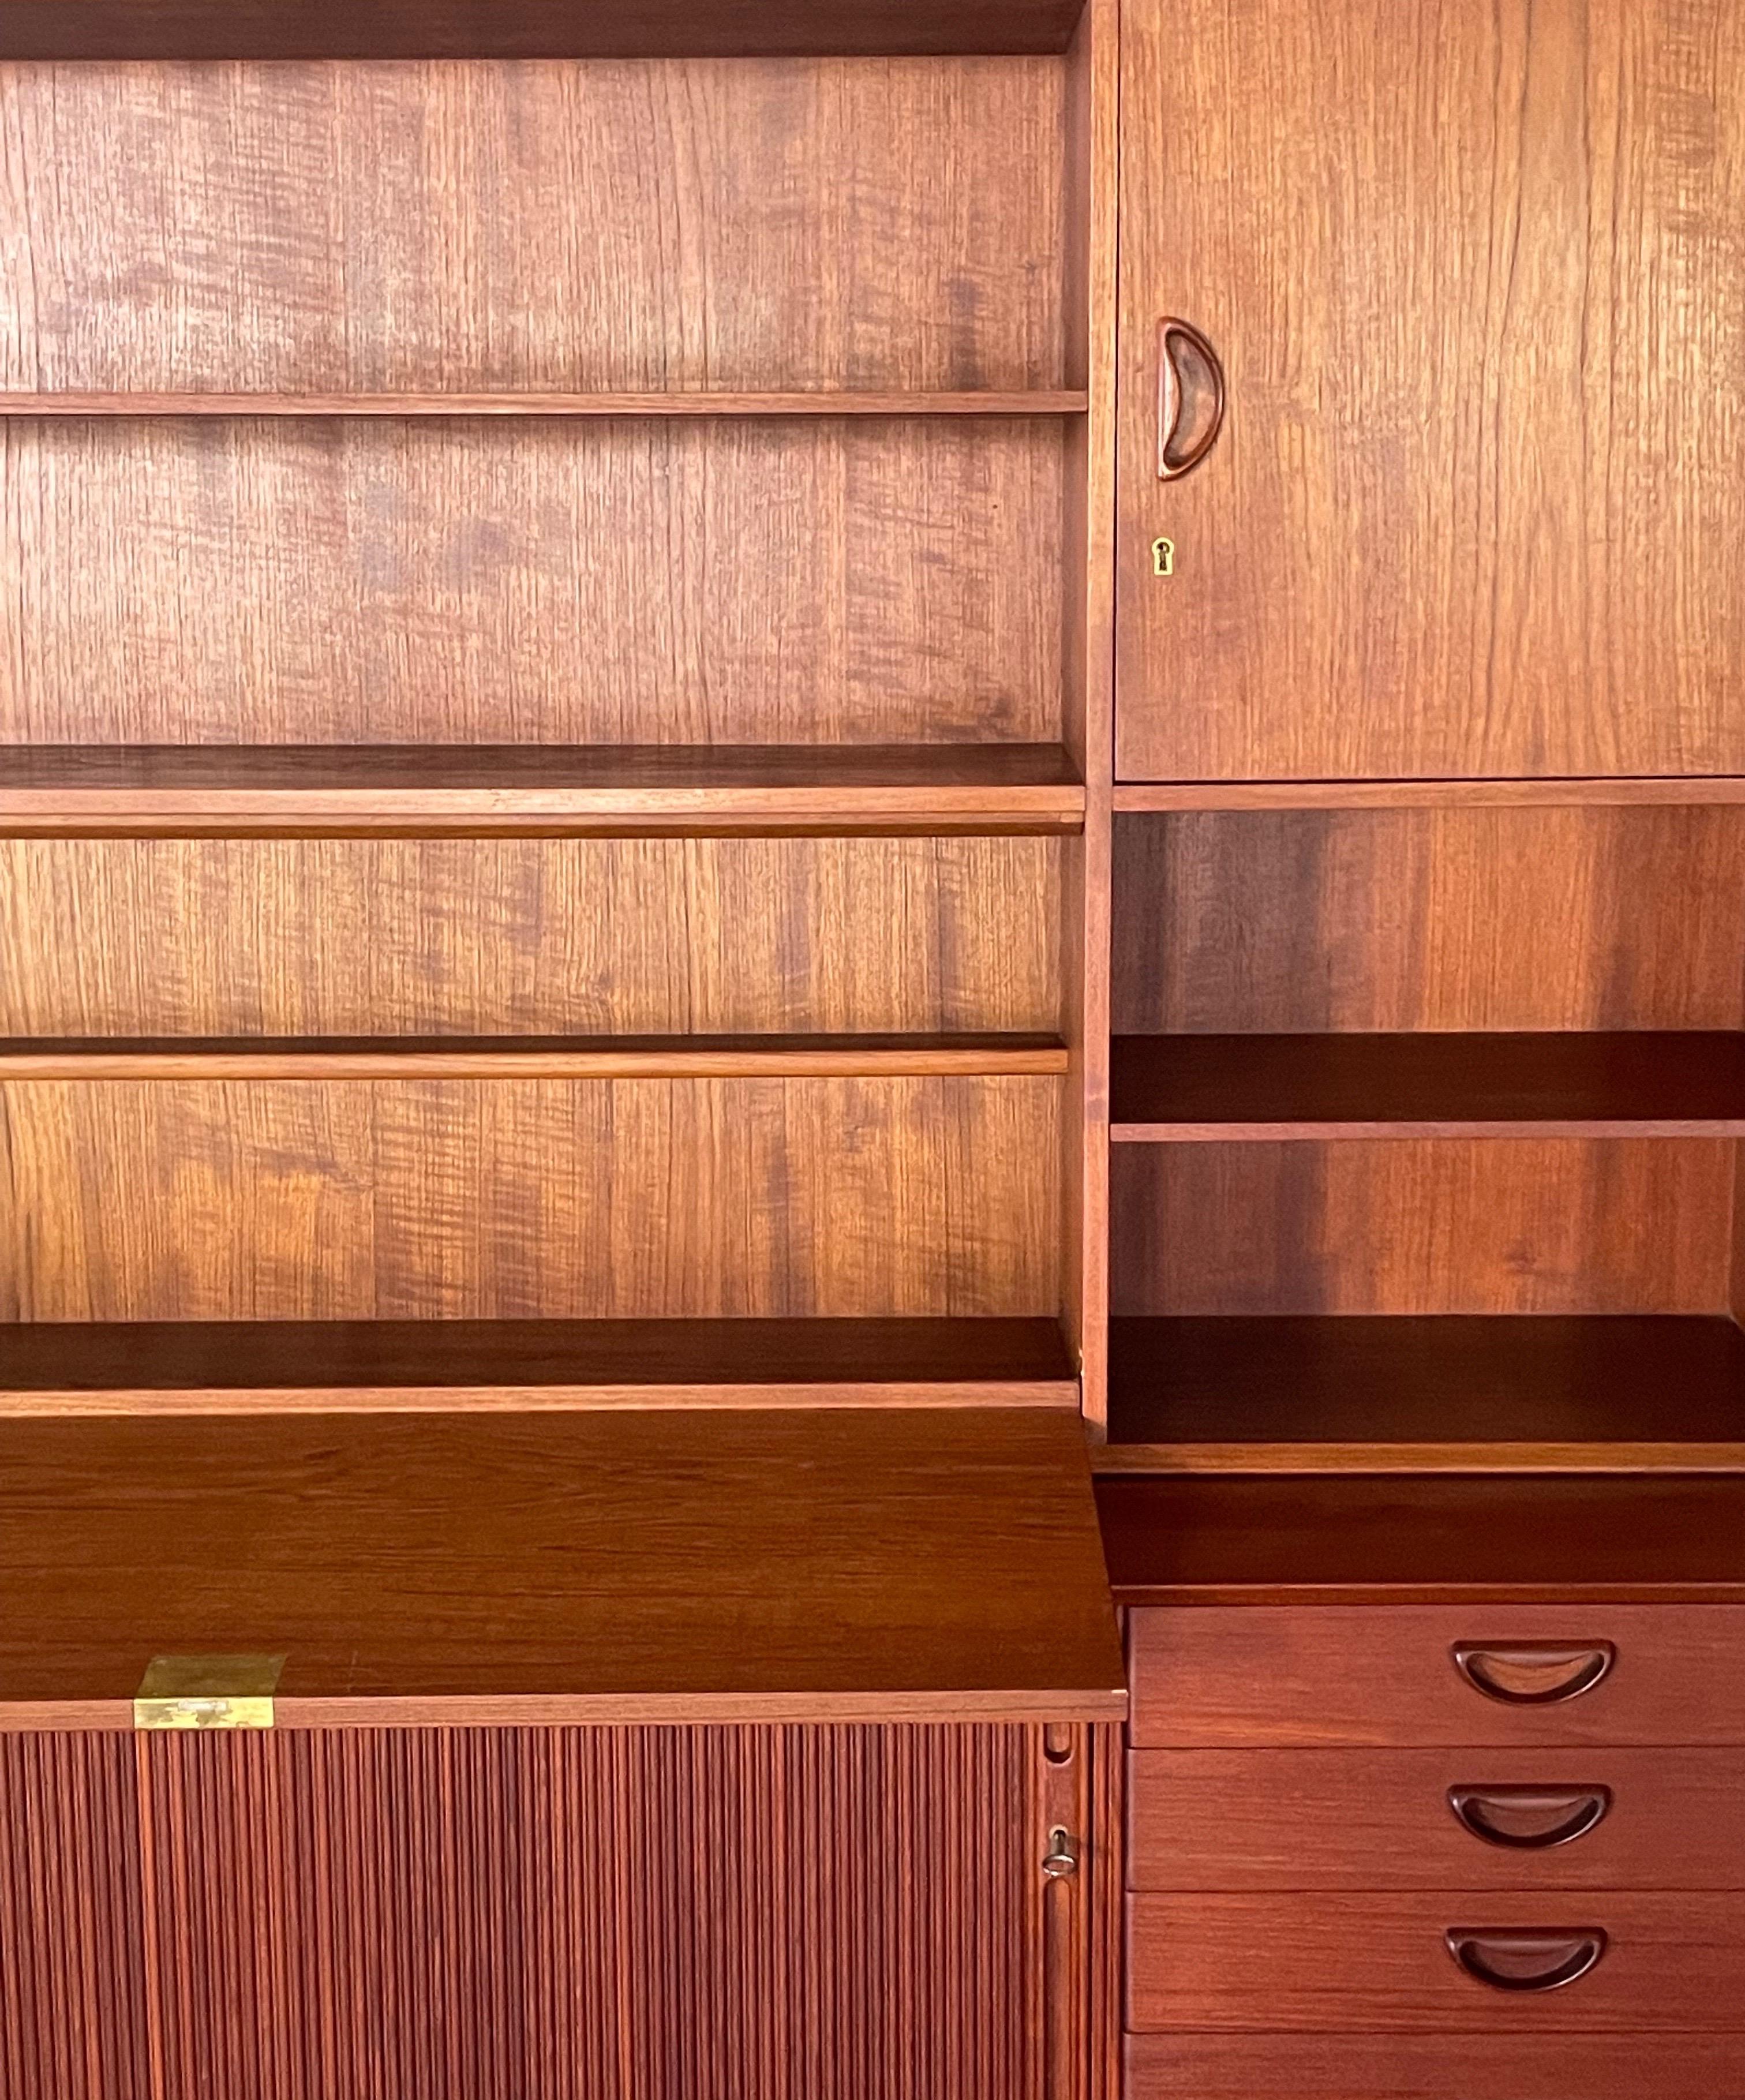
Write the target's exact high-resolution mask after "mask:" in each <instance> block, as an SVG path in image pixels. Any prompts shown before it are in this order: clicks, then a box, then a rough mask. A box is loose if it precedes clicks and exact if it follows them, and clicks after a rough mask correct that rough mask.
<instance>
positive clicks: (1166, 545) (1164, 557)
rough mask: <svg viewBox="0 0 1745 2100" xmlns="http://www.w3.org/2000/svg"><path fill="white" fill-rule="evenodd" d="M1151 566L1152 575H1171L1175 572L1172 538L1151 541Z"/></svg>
mask: <svg viewBox="0 0 1745 2100" xmlns="http://www.w3.org/2000/svg"><path fill="white" fill-rule="evenodd" d="M1151 568H1152V575H1153V576H1174V574H1175V542H1174V540H1152V543H1151Z"/></svg>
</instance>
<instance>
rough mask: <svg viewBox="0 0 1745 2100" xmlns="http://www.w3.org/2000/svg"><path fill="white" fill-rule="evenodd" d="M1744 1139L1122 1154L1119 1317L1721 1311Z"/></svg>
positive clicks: (1181, 1148) (1399, 1143)
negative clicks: (1739, 1145) (1738, 1143)
mask: <svg viewBox="0 0 1745 2100" xmlns="http://www.w3.org/2000/svg"><path fill="white" fill-rule="evenodd" d="M1735 1149H1736V1148H1735V1147H1734V1145H1730V1144H1727V1143H1724V1142H1721V1141H1718V1140H1708V1139H1659V1138H1656V1139H1641V1140H1637V1139H1624V1140H1584V1139H1562V1138H1559V1139H1548V1140H1524V1139H1517V1138H1511V1139H1505V1140H1490V1139H1470V1138H1465V1139H1453V1140H1448V1139H1443V1140H1384V1141H1379V1142H1365V1141H1353V1142H1342V1143H1337V1144H1314V1143H1291V1144H1277V1145H1267V1144H1260V1145H1117V1146H1116V1147H1115V1148H1114V1159H1113V1195H1112V1209H1113V1216H1112V1221H1111V1236H1110V1237H1111V1252H1112V1257H1113V1268H1114V1282H1113V1303H1114V1310H1115V1311H1116V1312H1117V1313H1183V1314H1201V1313H1207V1314H1210V1313H1267V1312H1296V1313H1315V1312H1352V1313H1364V1312H1381V1313H1386V1312H1418V1313H1433V1312H1475V1313H1479V1312H1508V1313H1517V1312H1518V1313H1533V1312H1553V1313H1555V1312H1570V1313H1574V1312H1724V1311H1725V1309H1726V1306H1727V1299H1728V1284H1729V1274H1728V1272H1729V1268H1730V1263H1731V1250H1730V1220H1731V1215H1732V1203H1733V1183H1734V1152H1735Z"/></svg>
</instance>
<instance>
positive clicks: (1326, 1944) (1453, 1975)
mask: <svg viewBox="0 0 1745 2100" xmlns="http://www.w3.org/2000/svg"><path fill="white" fill-rule="evenodd" d="M1127 1915H1128V1930H1127V1942H1128V1943H1127V2013H1128V2018H1127V2025H1128V2027H1130V2029H1131V2030H1132V2031H1133V2032H1135V2033H1140V2034H1143V2033H1157V2032H1184V2033H1192V2032H1204V2031H1210V2030H1214V2029H1218V2028H1232V2029H1244V2028H1246V2029H1249V2030H1253V2031H1255V2032H1268V2031H1276V2032H1290V2031H1292V2030H1293V2029H1304V2030H1309V2031H1318V2032H1322V2033H1338V2032H1345V2031H1348V2030H1350V2031H1358V2032H1362V2031H1365V2030H1368V2031H1373V2032H1386V2031H1388V2030H1390V2029H1392V2030H1400V2029H1403V2030H1406V2031H1408V2032H1433V2031H1435V2030H1438V2029H1441V2030H1444V2031H1448V2032H1461V2031H1463V2030H1464V2031H1469V2032H1483V2033H1492V2034H1500V2035H1530V2034H1594V2033H1602V2032H1606V2031H1608V2030H1615V2031H1617V2032H1623V2033H1631V2032H1638V2033H1650V2032H1668V2033H1716V2032H1723V2033H1725V2032H1732V2031H1734V2030H1738V2029H1742V2028H1745V1992H1742V1991H1741V1989H1740V1988H1739V1986H1740V1979H1741V1976H1742V1974H1745V1904H1741V1903H1740V1901H1739V1899H1738V1898H1737V1897H1736V1896H1733V1895H1718V1894H1714V1893H1708V1894H1705V1895H1643V1894H1641V1893H1640V1892H1631V1893H1626V1894H1619V1893H1618V1892H1616V1891H1608V1890H1602V1891H1597V1892H1594V1893H1591V1894H1587V1895H1579V1896H1559V1897H1554V1898H1553V1897H1548V1896H1535V1895H1522V1894H1520V1893H1518V1892H1509V1893H1507V1894H1498V1893H1496V1891H1494V1890H1491V1891H1480V1892H1478V1893H1476V1894H1465V1895H1461V1894H1456V1893H1439V1894H1435V1895H1363V1896H1355V1895H1293V1896H1262V1895H1225V1896H1209V1895H1181V1896H1178V1895H1136V1896H1133V1897H1130V1899H1129V1900H1128V1914H1127ZM1451 1930H1453V1931H1455V1932H1458V1933H1462V1934H1470V1935H1477V1936H1478V1938H1477V1941H1476V1943H1475V1944H1474V1945H1471V1946H1470V1948H1469V1953H1470V1958H1471V1959H1472V1960H1473V1961H1474V1963H1475V1964H1476V1965H1479V1966H1481V1967H1483V1969H1485V1970H1487V1971H1489V1972H1490V1973H1491V1974H1499V1975H1505V1976H1511V1975H1512V1976H1517V1977H1518V1976H1522V1975H1533V1976H1538V1977H1544V1978H1548V1979H1549V1978H1551V1977H1553V1976H1555V1975H1557V1974H1558V1973H1560V1972H1562V1971H1565V1970H1568V1969H1571V1968H1573V1967H1574V1966H1575V1965H1576V1962H1577V1958H1578V1957H1579V1956H1580V1954H1582V1953H1584V1952H1588V1951H1589V1949H1590V1948H1592V1946H1593V1945H1594V1944H1596V1943H1597V1942H1595V1941H1593V1940H1591V1939H1589V1940H1588V1942H1587V1945H1586V1946H1585V1947H1584V1944H1583V1942H1584V1936H1585V1935H1591V1934H1593V1933H1594V1932H1595V1931H1596V1930H1597V1931H1598V1932H1603V1933H1604V1935H1606V1938H1605V1940H1604V1942H1603V1945H1604V1952H1602V1953H1601V1954H1600V1956H1599V1958H1598V1959H1597V1961H1594V1962H1593V1965H1592V1966H1591V1967H1590V1968H1589V1969H1588V1970H1587V1971H1586V1973H1585V1974H1581V1975H1580V1976H1578V1977H1577V1978H1576V1979H1575V1980H1574V1981H1572V1982H1568V1983H1563V1984H1562V1987H1561V1988H1542V1989H1527V1988H1514V1989H1508V1988H1497V1987H1496V1985H1495V1984H1493V1983H1488V1982H1485V1981H1482V1980H1480V1979H1479V1977H1478V1975H1476V1974H1471V1973H1469V1970H1467V1969H1466V1968H1465V1967H1463V1966H1462V1965H1461V1962H1460V1961H1457V1960H1456V1958H1455V1957H1454V1955H1453V1954H1452V1953H1451V1952H1450V1951H1449V1948H1448V1942H1447V1937H1446V1935H1448V1933H1449V1932H1450V1931H1451ZM1537 1935H1545V1936H1546V1937H1545V1941H1543V1942H1541V1941H1540V1939H1539V1938H1538V1937H1537ZM1552 1935H1555V1936H1556V1943H1555V1944H1552V1943H1550V1941H1551V1936H1552Z"/></svg>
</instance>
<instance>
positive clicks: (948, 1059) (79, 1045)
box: [0, 1035, 1068, 1085]
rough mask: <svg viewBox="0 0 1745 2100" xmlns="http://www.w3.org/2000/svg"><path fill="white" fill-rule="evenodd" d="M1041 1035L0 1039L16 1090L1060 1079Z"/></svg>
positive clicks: (1049, 1042) (1062, 1050) (1061, 1049)
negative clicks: (95, 1083) (175, 1084)
mask: <svg viewBox="0 0 1745 2100" xmlns="http://www.w3.org/2000/svg"><path fill="white" fill-rule="evenodd" d="M1067 1067H1068V1055H1067V1050H1066V1046H1065V1045H1064V1043H1061V1042H1060V1041H1058V1040H1057V1039H1055V1038H1054V1037H1051V1036H1047V1035H737V1036H720V1035H668V1036H629V1035H627V1036H538V1035H527V1036H518V1035H498V1036H487V1037H476V1036H359V1037H350V1038H334V1037H324V1036H294V1037H271V1036H264V1037H263V1036H236V1037H227V1038H225V1039H222V1040H218V1041H209V1040H207V1039H203V1038H200V1037H176V1036H164V1037H156V1038H153V1039H148V1040H144V1041H130V1040H126V1039H120V1038H114V1037H106V1036H98V1037H86V1038H81V1039H77V1040H73V1041H57V1040H55V1039H53V1038H48V1037H40V1036H12V1037H5V1036H0V1085H4V1084H6V1083H7V1082H9V1081H15V1080H20V1079H82V1080H99V1079H159V1080H175V1079H196V1080H200V1081H201V1082H207V1081H213V1080H220V1079H319V1080H335V1079H365V1080H368V1079H392V1080H400V1081H404V1080H408V1079H923V1078H959V1079H967V1078H989V1079H993V1078H1002V1079H1015V1078H1042V1077H1051V1076H1058V1075H1059V1074H1063V1073H1064V1072H1065V1071H1066V1070H1067Z"/></svg>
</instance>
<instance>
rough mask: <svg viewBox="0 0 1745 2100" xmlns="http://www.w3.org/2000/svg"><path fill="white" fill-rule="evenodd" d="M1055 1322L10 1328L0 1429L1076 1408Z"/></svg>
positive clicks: (0, 1354) (4, 1329) (2, 1338)
mask: <svg viewBox="0 0 1745 2100" xmlns="http://www.w3.org/2000/svg"><path fill="white" fill-rule="evenodd" d="M1077 1401H1078V1387H1077V1379H1076V1378H1075V1376H1074V1374H1073V1366H1072V1364H1071V1362H1070V1361H1069V1359H1068V1357H1067V1353H1066V1348H1065V1345H1064V1342H1063V1340H1062V1339H1061V1335H1060V1327H1059V1326H1058V1324H1057V1323H1056V1322H1055V1321H1053V1320H1047V1319H1037V1320H999V1319H963V1320H809V1319H794V1320H507V1321H496V1320H491V1321H481V1320H440V1321H432V1320H381V1321H376V1320H372V1321H343V1320H325V1321H252V1322H242V1323H231V1322H218V1321H164V1322H160V1323H156V1324H152V1325H138V1324H134V1325H127V1324H117V1325H105V1324H101V1323H93V1324H90V1325H84V1324H72V1323H60V1322H54V1323H32V1322H24V1323H18V1322H13V1323H10V1324H5V1323H0V1416H7V1417H11V1416H17V1415H31V1414H39V1415H40V1414H253V1413H273V1412H278V1413H283V1412H286V1411H289V1410H302V1411H304V1412H310V1413H325V1414H361V1413H373V1412H378V1411H382V1410H386V1411H390V1412H403V1413H415V1414H417V1413H432V1412H443V1413H452V1412H455V1411H456V1410H461V1409H479V1408H484V1409H491V1408H495V1409H505V1410H517V1411H523V1412H525V1411H528V1410H540V1409H577V1408H588V1409H601V1408H613V1407H635V1408H650V1407H716V1408H720V1407H729V1408H730V1407H740V1408H744V1407H751V1408H763V1409H771V1408H777V1407H784V1408H785V1407H795V1408H800V1407H872V1406H886V1407H888V1406H901V1407H907V1408H915V1407H932V1406H939V1407H967V1406H977V1407H1007V1408H1011V1407H1048V1406H1052V1407H1062V1408H1073V1407H1076V1406H1077Z"/></svg>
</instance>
